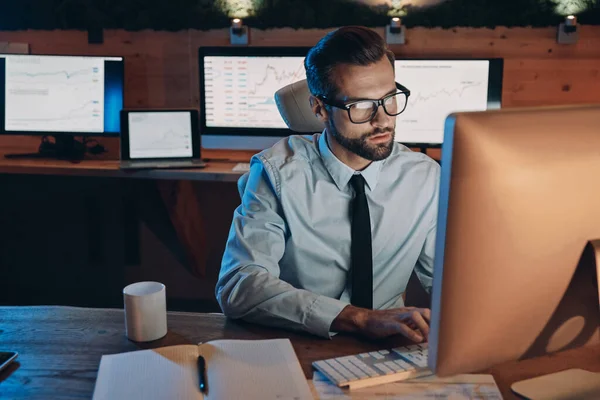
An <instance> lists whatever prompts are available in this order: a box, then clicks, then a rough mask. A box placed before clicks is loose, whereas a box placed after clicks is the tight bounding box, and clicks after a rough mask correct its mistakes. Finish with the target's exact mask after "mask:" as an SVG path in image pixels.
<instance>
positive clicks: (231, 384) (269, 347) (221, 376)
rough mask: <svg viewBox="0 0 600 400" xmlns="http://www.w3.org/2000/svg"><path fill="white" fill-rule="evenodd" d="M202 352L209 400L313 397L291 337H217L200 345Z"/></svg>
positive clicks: (298, 399) (296, 399)
mask: <svg viewBox="0 0 600 400" xmlns="http://www.w3.org/2000/svg"><path fill="white" fill-rule="evenodd" d="M199 354H201V355H203V356H204V357H205V359H206V364H207V375H208V398H209V399H212V398H219V399H240V400H242V399H282V400H283V399H294V400H300V399H312V398H313V397H312V395H311V392H310V388H309V386H308V382H307V381H306V377H305V376H304V373H303V372H302V368H301V367H300V363H299V362H298V359H297V357H296V353H294V348H293V347H292V344H291V343H290V341H289V340H288V339H273V340H216V341H213V342H209V343H205V344H202V345H200V347H199ZM214 395H217V397H213V396H214Z"/></svg>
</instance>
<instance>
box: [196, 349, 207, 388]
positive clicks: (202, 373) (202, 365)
mask: <svg viewBox="0 0 600 400" xmlns="http://www.w3.org/2000/svg"><path fill="white" fill-rule="evenodd" d="M198 377H199V384H200V391H201V392H202V393H206V391H207V390H208V385H207V384H206V361H204V357H202V356H198Z"/></svg>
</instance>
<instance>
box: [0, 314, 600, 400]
mask: <svg viewBox="0 0 600 400" xmlns="http://www.w3.org/2000/svg"><path fill="white" fill-rule="evenodd" d="M168 326H169V333H168V334H167V336H166V337H164V338H163V339H160V340H157V341H155V342H151V343H147V344H144V345H141V346H140V345H137V344H134V343H133V342H131V341H129V340H127V338H126V337H125V329H124V317H123V311H122V310H118V309H86V308H73V307H0V343H1V349H0V350H14V351H18V352H19V358H18V363H15V364H13V365H12V366H11V367H10V368H9V369H8V370H5V371H3V372H1V373H0V398H10V399H21V398H27V399H50V398H52V399H63V398H64V399H66V398H69V399H74V398H86V399H89V398H91V397H92V393H93V390H94V384H95V382H96V374H97V371H98V366H99V365H100V358H101V356H102V355H103V354H112V353H120V352H125V351H133V350H138V349H140V348H155V347H161V346H167V345H176V344H191V343H198V342H206V341H209V340H214V339H224V338H227V339H267V338H278V337H287V338H289V339H290V340H291V341H292V344H293V345H294V349H295V350H296V354H297V355H298V358H299V360H300V363H301V365H302V369H303V370H304V373H305V374H306V377H307V378H308V379H310V378H311V377H312V370H311V363H312V362H313V361H315V360H319V359H324V358H329V357H338V356H342V355H348V354H356V353H361V352H365V351H372V350H376V349H380V348H382V344H381V343H379V344H376V343H369V342H364V341H359V340H357V339H354V338H352V337H349V336H343V335H338V336H335V337H334V338H333V339H332V340H327V339H321V338H318V337H314V336H310V335H303V334H296V333H292V332H288V331H283V330H277V329H268V328H263V327H260V326H256V325H253V324H248V323H243V322H235V321H232V320H229V319H227V318H225V317H223V316H222V315H220V314H191V313H176V312H170V313H169V315H168ZM400 344H401V343H398V345H400ZM385 345H388V343H386V344H385ZM390 345H391V344H390ZM572 367H580V368H585V369H588V370H590V371H600V346H595V347H588V348H585V349H584V348H582V349H576V350H571V351H568V352H564V353H561V354H557V355H554V356H552V357H542V358H539V359H533V360H527V361H521V362H509V363H505V364H502V365H499V366H497V367H494V368H492V369H491V371H489V372H490V373H492V374H493V375H494V378H495V380H496V383H497V384H498V386H499V388H500V390H501V391H502V395H503V396H504V398H505V399H511V398H516V397H515V396H514V395H513V394H512V393H511V391H510V385H511V383H513V382H515V381H518V380H522V379H527V378H530V377H534V376H538V375H541V374H546V373H550V372H556V371H560V370H563V369H568V368H572Z"/></svg>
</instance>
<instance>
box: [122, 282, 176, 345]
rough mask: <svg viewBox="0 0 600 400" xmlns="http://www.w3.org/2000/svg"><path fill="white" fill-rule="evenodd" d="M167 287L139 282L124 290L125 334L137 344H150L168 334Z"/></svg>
mask: <svg viewBox="0 0 600 400" xmlns="http://www.w3.org/2000/svg"><path fill="white" fill-rule="evenodd" d="M166 297H167V296H166V288H165V285H163V284H162V283H159V282H137V283H132V284H131V285H129V286H126V287H125V288H124V289H123V302H124V303H125V334H126V335H127V337H128V338H129V339H131V340H133V341H135V342H149V341H151V340H156V339H160V338H161V337H163V336H165V335H166V334H167V300H166Z"/></svg>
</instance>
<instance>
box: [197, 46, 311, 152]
mask: <svg viewBox="0 0 600 400" xmlns="http://www.w3.org/2000/svg"><path fill="white" fill-rule="evenodd" d="M308 50H309V48H307V47H201V48H199V50H198V64H199V70H200V132H201V134H202V147H205V148H227V149H256V150H262V149H265V148H267V147H269V146H271V145H272V144H274V143H275V142H277V141H278V140H279V139H281V138H282V137H285V136H287V135H289V134H290V133H292V131H291V130H289V129H288V128H287V125H286V124H285V122H284V121H283V118H282V117H281V115H280V114H279V111H278V110H277V105H276V104H275V98H274V95H275V92H276V91H277V90H279V89H280V88H282V87H284V86H286V85H288V84H290V83H293V82H296V81H299V80H302V79H305V78H306V73H305V70H304V58H305V56H306V54H307V53H308Z"/></svg>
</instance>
